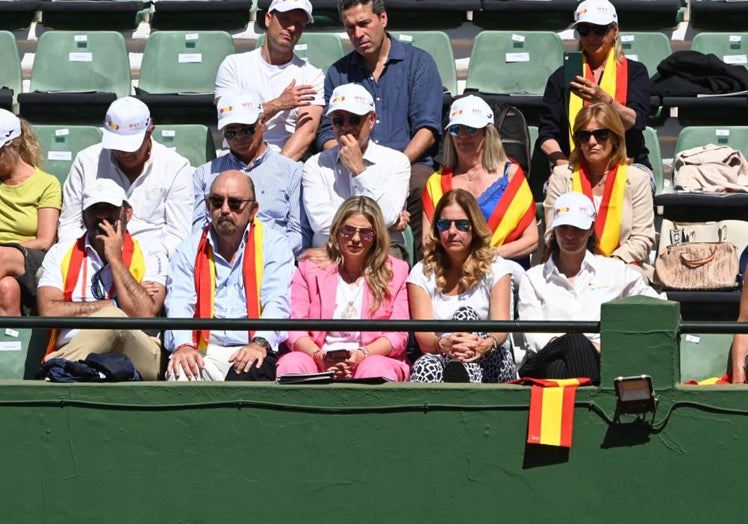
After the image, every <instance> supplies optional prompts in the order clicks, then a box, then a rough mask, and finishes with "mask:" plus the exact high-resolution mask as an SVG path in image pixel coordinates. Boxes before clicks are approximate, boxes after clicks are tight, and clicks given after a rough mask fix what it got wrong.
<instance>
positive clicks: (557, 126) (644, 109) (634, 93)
mask: <svg viewBox="0 0 748 524" xmlns="http://www.w3.org/2000/svg"><path fill="white" fill-rule="evenodd" d="M628 62H629V63H628V90H627V91H626V107H630V108H631V109H633V110H634V112H635V113H636V122H635V123H634V125H633V127H631V129H629V130H627V131H626V154H627V155H628V156H629V157H631V158H633V159H634V162H636V163H638V164H644V165H645V166H647V167H648V168H650V169H651V168H652V165H651V164H650V163H649V150H648V149H647V146H646V145H645V144H644V128H645V127H646V125H647V116H648V115H649V75H648V73H647V68H646V67H645V66H644V64H642V63H641V62H636V61H634V60H629V61H628ZM600 79H602V76H601V77H600ZM568 100H569V85H568V84H567V83H566V82H565V81H564V68H563V67H559V68H558V69H556V71H554V72H553V74H552V75H551V76H550V77H549V78H548V82H547V83H546V84H545V94H544V95H543V109H542V112H541V114H540V126H539V128H538V143H539V144H542V143H543V142H545V141H546V140H548V139H549V138H553V139H555V140H556V141H557V142H558V145H560V146H561V151H562V152H563V153H564V155H566V157H568V156H569V154H570V153H571V148H570V147H569V103H568Z"/></svg>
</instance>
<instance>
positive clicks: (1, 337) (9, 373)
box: [0, 328, 47, 379]
mask: <svg viewBox="0 0 748 524" xmlns="http://www.w3.org/2000/svg"><path fill="white" fill-rule="evenodd" d="M46 344H47V330H46V329H33V330H32V329H11V328H4V329H2V330H0V379H24V378H25V379H30V378H33V376H34V374H35V373H36V372H37V371H38V370H39V368H40V367H41V360H42V357H43V356H44V352H45V348H46Z"/></svg>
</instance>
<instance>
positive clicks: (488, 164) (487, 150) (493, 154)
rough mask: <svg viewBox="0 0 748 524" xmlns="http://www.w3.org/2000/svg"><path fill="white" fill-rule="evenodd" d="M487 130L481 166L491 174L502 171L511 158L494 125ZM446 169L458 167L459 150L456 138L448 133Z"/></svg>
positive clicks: (445, 155) (445, 141) (445, 158)
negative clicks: (455, 142)
mask: <svg viewBox="0 0 748 524" xmlns="http://www.w3.org/2000/svg"><path fill="white" fill-rule="evenodd" d="M483 129H485V132H486V134H485V138H484V141H483V155H482V157H481V164H482V165H483V169H485V170H486V171H488V172H489V173H494V172H496V171H499V170H502V169H503V168H504V164H506V163H507V162H508V161H509V157H508V156H507V154H506V151H505V150H504V144H502V143H501V137H500V136H499V132H498V131H497V130H496V127H495V126H494V125H493V124H488V125H487V126H486V127H484V128H483ZM443 165H444V167H450V168H454V167H455V166H456V165H457V150H456V149H455V144H454V138H452V135H450V134H449V133H447V134H446V135H445V137H444V163H443Z"/></svg>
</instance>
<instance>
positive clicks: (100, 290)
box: [91, 266, 109, 300]
mask: <svg viewBox="0 0 748 524" xmlns="http://www.w3.org/2000/svg"><path fill="white" fill-rule="evenodd" d="M105 267H106V266H104V267H102V268H101V269H99V270H98V271H97V272H96V273H94V274H93V276H92V277H91V294H92V295H93V297H94V298H95V299H96V300H106V298H107V295H108V294H109V293H107V290H106V288H104V283H103V282H102V281H101V272H102V271H104V268H105Z"/></svg>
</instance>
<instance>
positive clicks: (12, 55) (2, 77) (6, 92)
mask: <svg viewBox="0 0 748 524" xmlns="http://www.w3.org/2000/svg"><path fill="white" fill-rule="evenodd" d="M22 79H23V77H22V76H21V60H20V58H19V56H18V46H17V45H16V37H15V36H13V33H11V32H9V31H0V107H2V108H3V109H7V110H8V111H12V105H13V103H15V100H16V97H17V96H18V93H20V92H21V86H22V85H23V84H22ZM11 90H12V91H13V92H12V93H11V92H10V91H11Z"/></svg>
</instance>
